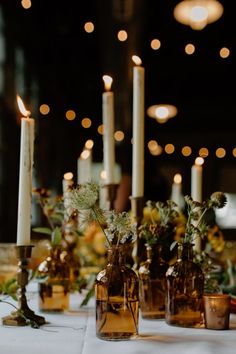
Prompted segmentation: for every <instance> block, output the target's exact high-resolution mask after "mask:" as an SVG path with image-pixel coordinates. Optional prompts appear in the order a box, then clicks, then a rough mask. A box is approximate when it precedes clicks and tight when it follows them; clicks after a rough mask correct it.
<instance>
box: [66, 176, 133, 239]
mask: <svg viewBox="0 0 236 354" xmlns="http://www.w3.org/2000/svg"><path fill="white" fill-rule="evenodd" d="M98 197H99V186H98V185H97V184H96V183H92V182H86V183H84V184H82V185H80V186H78V187H77V188H74V189H72V190H71V206H72V207H73V208H74V209H76V210H78V212H79V215H80V222H81V221H82V223H83V224H87V223H89V222H91V221H94V220H95V221H97V223H98V224H99V225H100V227H101V229H102V231H103V233H104V235H105V237H106V240H107V243H108V245H112V244H114V245H116V244H119V243H129V242H133V241H135V239H136V229H137V226H136V224H135V223H133V222H132V220H131V217H130V215H129V214H128V213H127V212H123V213H116V212H115V211H107V210H103V209H101V208H100V207H99V205H98Z"/></svg>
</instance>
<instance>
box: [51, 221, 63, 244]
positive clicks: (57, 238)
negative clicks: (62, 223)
mask: <svg viewBox="0 0 236 354" xmlns="http://www.w3.org/2000/svg"><path fill="white" fill-rule="evenodd" d="M61 238H62V234H61V228H60V227H58V226H57V227H55V229H54V230H53V232H52V245H53V246H56V245H60V243H61Z"/></svg>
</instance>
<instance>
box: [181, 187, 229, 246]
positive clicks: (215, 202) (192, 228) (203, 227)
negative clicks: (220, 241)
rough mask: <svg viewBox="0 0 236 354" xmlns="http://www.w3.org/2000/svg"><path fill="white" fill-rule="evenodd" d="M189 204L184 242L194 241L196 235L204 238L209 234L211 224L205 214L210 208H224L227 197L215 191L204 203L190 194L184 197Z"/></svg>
mask: <svg viewBox="0 0 236 354" xmlns="http://www.w3.org/2000/svg"><path fill="white" fill-rule="evenodd" d="M184 199H185V202H186V205H187V215H188V216H187V222H186V226H185V233H184V237H183V239H182V242H183V243H193V242H194V240H195V238H196V237H198V236H199V237H201V238H202V239H204V238H205V237H206V236H207V234H208V229H209V226H208V225H207V223H206V221H205V219H204V216H205V214H206V212H207V211H208V210H210V209H219V208H223V207H224V206H225V205H226V202H227V199H226V196H225V194H224V193H223V192H214V193H212V194H211V196H210V198H209V199H207V200H205V201H203V202H202V203H200V202H197V201H194V200H193V199H192V198H191V197H190V196H188V195H187V196H185V197H184Z"/></svg>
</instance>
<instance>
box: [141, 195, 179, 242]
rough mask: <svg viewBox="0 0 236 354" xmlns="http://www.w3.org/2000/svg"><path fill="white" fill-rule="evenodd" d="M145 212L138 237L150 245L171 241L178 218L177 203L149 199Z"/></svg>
mask: <svg viewBox="0 0 236 354" xmlns="http://www.w3.org/2000/svg"><path fill="white" fill-rule="evenodd" d="M145 214H146V216H145V218H144V220H143V223H142V224H141V225H140V227H139V231H140V232H139V236H140V238H142V239H143V240H145V242H146V243H147V244H148V245H150V246H152V245H154V244H156V243H163V242H165V243H166V242H167V241H168V240H169V239H171V240H172V241H173V234H174V233H175V229H176V226H177V224H178V221H177V220H178V218H179V213H178V211H177V204H176V203H175V202H174V201H172V200H167V201H166V202H153V201H150V200H149V201H148V202H147V203H146V212H145V213H144V215H145Z"/></svg>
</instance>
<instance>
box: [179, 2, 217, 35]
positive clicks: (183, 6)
mask: <svg viewBox="0 0 236 354" xmlns="http://www.w3.org/2000/svg"><path fill="white" fill-rule="evenodd" d="M223 12H224V8H223V6H222V4H221V3H220V2H219V1H217V0H183V1H181V2H180V3H178V4H177V5H176V6H175V8H174V12H173V14H174V17H175V19H176V20H177V21H178V22H180V23H182V24H184V25H187V26H190V27H191V28H192V29H193V30H202V29H203V28H205V27H206V25H208V24H209V23H212V22H215V21H217V20H218V19H219V18H220V17H221V16H222V14H223Z"/></svg>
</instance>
